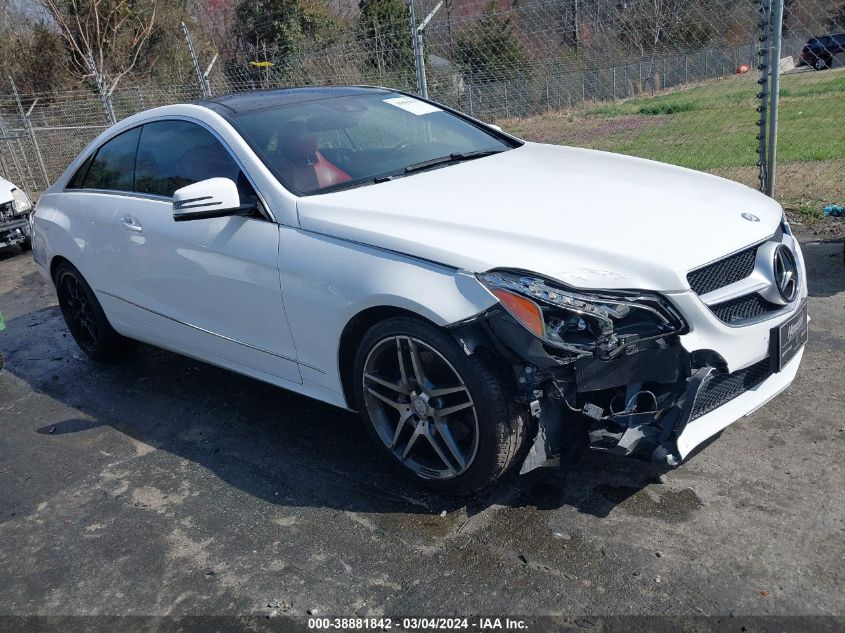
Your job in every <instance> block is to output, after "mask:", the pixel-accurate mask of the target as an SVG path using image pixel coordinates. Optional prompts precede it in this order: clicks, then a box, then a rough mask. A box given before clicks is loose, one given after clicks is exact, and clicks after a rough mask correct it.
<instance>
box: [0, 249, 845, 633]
mask: <svg viewBox="0 0 845 633" xmlns="http://www.w3.org/2000/svg"><path fill="white" fill-rule="evenodd" d="M804 252H805V257H806V260H807V265H808V269H809V276H810V294H811V298H810V313H811V316H812V319H813V321H812V323H811V332H810V342H809V347H808V350H807V353H806V354H805V356H804V361H803V366H802V368H801V371H800V373H799V375H798V378H797V380H796V382H795V383H794V384H793V385H792V387H791V388H790V389H789V390H788V391H787V392H786V393H784V394H782V395H781V396H779V397H778V398H777V399H776V400H775V401H773V402H772V403H770V404H769V405H768V406H766V407H764V408H763V409H762V410H760V411H758V412H757V413H755V414H754V415H753V416H751V417H749V418H745V419H743V420H741V421H739V422H737V423H736V424H734V425H732V426H731V427H729V428H728V429H727V430H726V431H725V432H724V433H723V434H722V436H721V437H720V438H719V439H717V440H716V441H715V442H713V443H712V444H711V445H710V446H708V447H707V448H706V449H705V450H704V451H702V452H701V453H699V454H698V455H697V456H696V457H694V458H693V459H692V460H691V461H689V462H688V463H686V464H684V465H683V466H682V467H681V468H679V469H676V470H673V471H671V472H669V473H668V474H666V475H664V476H663V477H656V476H655V473H654V472H653V471H652V470H651V469H650V468H649V467H648V466H646V465H644V464H640V463H638V462H633V461H626V460H621V459H613V458H609V457H607V456H601V455H589V456H588V457H587V459H586V460H585V461H584V463H582V464H581V465H580V466H578V467H572V468H567V469H556V470H552V471H548V472H546V473H545V476H542V477H531V478H527V479H522V480H519V481H516V482H511V483H509V484H507V485H503V486H499V487H497V488H495V489H493V490H491V491H489V492H486V493H485V494H483V495H482V496H479V497H477V498H475V499H473V500H471V501H470V502H469V503H467V502H465V501H463V502H462V501H454V500H450V499H444V498H440V497H437V496H433V495H430V494H427V493H424V492H421V491H420V490H419V489H416V488H415V487H413V486H412V485H409V484H407V483H405V482H404V481H403V480H401V479H399V478H397V476H396V475H394V474H393V473H392V472H391V471H390V470H389V469H388V468H387V467H386V466H385V464H384V463H383V462H382V461H381V459H379V458H378V456H377V454H376V452H375V450H374V448H373V447H371V446H370V443H369V440H368V438H367V436H366V433H365V431H364V429H363V427H362V425H361V424H360V422H359V420H358V418H357V417H356V416H355V415H353V414H350V413H346V412H344V411H340V410H337V409H334V408H331V407H329V406H326V405H323V404H320V403H317V402H314V401H311V400H308V399H306V398H303V397H300V396H297V395H294V394H292V393H288V392H285V391H283V390H281V389H278V388H275V387H271V386H268V385H265V384H262V383H259V382H256V381H254V380H251V379H248V378H244V377H241V376H238V375H235V374H232V373H229V372H226V371H224V370H221V369H217V368H214V367H210V366H207V365H203V364H201V363H198V362H196V361H193V360H189V359H185V358H181V357H179V356H175V355H173V354H171V353H168V352H164V351H161V350H156V349H154V348H150V347H147V346H143V345H138V346H137V347H135V348H134V349H133V351H132V352H131V353H130V354H129V355H128V357H127V358H125V359H124V360H122V361H120V362H119V363H118V364H116V365H112V366H100V365H97V364H94V363H93V362H91V361H90V360H88V359H87V358H86V357H84V356H83V355H82V353H81V352H80V351H79V350H78V349H77V348H76V347H75V345H74V343H73V341H72V339H71V338H70V335H69V334H68V333H67V330H66V328H65V325H64V323H63V321H62V318H61V315H60V313H59V311H58V308H57V307H56V304H55V300H54V296H53V291H52V289H51V288H49V287H48V286H47V285H46V284H45V282H44V281H43V280H42V278H41V277H40V276H39V275H38V274H37V272H36V268H35V265H34V264H33V262H32V260H31V257H30V256H29V254H20V253H18V252H17V251H14V250H10V251H6V252H3V253H0V310H2V312H3V315H4V316H5V319H6V325H7V329H6V331H4V332H2V333H0V352H2V353H3V354H4V355H5V357H6V365H5V368H4V369H3V371H2V372H0V616H9V615H57V614H59V615H89V616H91V615H106V614H112V615H168V614H170V615H185V614H202V615H214V614H240V615H251V616H256V617H260V618H264V617H266V616H275V615H298V616H305V615H312V616H313V615H321V616H327V617H328V616H355V615H380V614H383V615H393V616H398V615H400V614H401V615H434V616H438V615H454V614H472V613H476V614H477V613H483V614H495V615H499V616H504V615H507V614H512V615H517V616H518V615H522V616H525V615H534V616H536V615H540V614H558V615H567V616H572V617H576V616H581V617H583V616H587V615H604V616H607V615H633V614H636V615H662V614H668V615H682V616H688V615H715V616H724V617H731V616H745V615H828V616H830V615H833V616H839V617H840V618H842V617H843V616H845V591H843V586H845V467H844V466H843V464H844V463H845V460H843V459H842V454H843V453H842V451H843V450H845V415H843V410H845V396H843V376H845V330H843V324H845V320H844V319H843V314H844V313H845V267H843V259H842V257H843V255H842V253H843V245H842V243H841V242H824V241H807V242H805V244H804ZM837 622H839V623H841V622H843V620H842V619H839V620H837ZM0 628H2V627H0ZM584 628H588V629H589V628H591V627H584ZM596 630H597V629H596ZM696 630H709V629H696Z"/></svg>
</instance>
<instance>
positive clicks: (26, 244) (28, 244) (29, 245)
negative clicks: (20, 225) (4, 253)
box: [20, 237, 32, 253]
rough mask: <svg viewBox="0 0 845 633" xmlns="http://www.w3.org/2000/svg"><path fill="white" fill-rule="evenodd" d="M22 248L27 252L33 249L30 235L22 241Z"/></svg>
mask: <svg viewBox="0 0 845 633" xmlns="http://www.w3.org/2000/svg"><path fill="white" fill-rule="evenodd" d="M20 247H21V250H22V251H23V252H24V253H26V252H27V251H31V250H32V238H30V237H28V238H26V239H25V240H24V241H23V242H21V243H20Z"/></svg>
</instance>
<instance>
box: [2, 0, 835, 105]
mask: <svg viewBox="0 0 845 633" xmlns="http://www.w3.org/2000/svg"><path fill="white" fill-rule="evenodd" d="M436 1H437V0H416V2H417V5H416V6H417V12H418V14H419V15H420V16H424V15H425V14H426V13H427V12H428V11H429V10H430V9H431V8H433V6H434V5H435V4H436ZM0 4H2V7H3V13H2V24H0V72H2V75H3V78H4V79H5V77H7V76H10V77H12V79H13V80H14V82H15V84H16V85H17V88H18V90H19V91H21V92H22V93H27V94H36V93H38V94H45V95H46V94H50V93H59V92H63V91H68V90H73V89H79V88H88V89H90V88H91V87H92V86H93V82H94V80H95V79H99V81H100V82H101V87H102V89H103V90H106V91H111V90H115V89H116V88H117V87H119V86H124V85H132V84H148V83H155V82H161V83H169V84H173V83H189V82H191V81H193V80H194V75H193V68H192V66H191V63H190V57H189V56H188V52H187V47H186V45H185V41H184V38H183V34H182V32H181V30H180V24H181V23H183V22H184V23H185V24H186V25H187V26H188V29H189V30H190V32H191V33H192V34H193V38H194V43H195V46H196V48H197V50H198V52H199V53H200V56H201V57H203V58H208V57H210V56H211V55H212V54H213V53H219V54H220V56H221V59H222V62H221V67H222V68H223V69H224V72H230V71H231V69H232V68H241V70H242V71H243V72H256V73H257V72H260V70H256V69H260V68H262V67H264V68H267V67H268V65H269V64H271V63H272V65H273V66H274V67H275V69H276V71H278V70H282V71H284V70H286V69H287V68H286V67H290V69H293V68H295V67H296V66H297V65H301V60H302V58H303V56H307V55H319V52H320V51H324V50H329V49H332V50H335V51H343V50H344V47H352V46H353V45H354V46H357V49H356V50H359V51H360V55H359V56H357V57H354V59H353V56H352V55H351V54H350V55H349V56H348V59H347V60H346V62H347V63H349V64H357V65H359V66H363V68H362V69H361V70H362V71H366V73H367V74H369V75H372V74H376V75H379V76H394V77H395V76H404V77H412V76H413V55H412V50H411V46H412V44H411V39H410V35H409V22H408V10H407V6H406V0H26V1H24V2H21V0H0ZM759 4H760V3H759V0H698V1H696V2H688V1H687V0H446V1H445V5H444V8H443V9H442V10H441V12H440V13H439V14H438V16H437V18H436V20H435V21H434V22H433V23H432V25H431V26H430V27H429V34H428V36H427V47H428V53H429V54H432V55H433V54H436V55H438V56H439V57H442V58H445V59H446V60H447V61H448V62H449V63H450V64H452V65H453V66H454V68H455V69H456V70H455V72H461V73H464V74H467V75H471V76H475V77H477V78H489V79H502V78H510V77H513V76H516V75H519V74H520V73H525V72H527V70H526V69H530V68H531V67H532V62H534V61H536V59H538V58H543V59H544V60H546V61H550V60H551V61H558V60H559V62H560V63H585V64H587V63H596V62H597V61H601V59H602V58H608V57H611V56H614V55H623V54H629V55H630V54H636V55H638V56H640V57H641V58H646V59H651V60H652V62H653V60H654V58H655V57H656V56H657V55H658V54H660V53H661V51H663V50H667V49H669V48H675V49H676V50H681V49H687V48H695V47H697V46H706V45H709V44H710V43H711V42H712V41H714V40H717V39H718V40H719V41H724V42H726V43H727V44H731V43H733V44H739V43H748V40H749V37H752V36H753V35H754V34H755V33H756V31H755V29H756V28H757V27H756V22H757V21H758V20H759V14H758V12H757V9H758V7H759ZM784 27H785V29H786V30H787V34H788V33H789V32H790V30H793V31H796V32H797V31H800V30H802V29H803V30H804V31H810V30H812V29H816V30H817V31H818V32H824V31H833V30H839V29H843V30H845V2H842V1H841V0H786V20H785V24H784ZM350 50H351V48H350ZM250 62H253V64H252V65H250ZM0 92H2V89H0Z"/></svg>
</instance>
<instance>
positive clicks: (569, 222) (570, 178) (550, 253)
mask: <svg viewBox="0 0 845 633" xmlns="http://www.w3.org/2000/svg"><path fill="white" fill-rule="evenodd" d="M298 211H299V219H300V224H301V226H302V228H303V229H305V230H309V231H314V232H318V233H322V234H325V235H329V236H332V237H337V238H341V239H348V240H352V241H356V242H360V243H363V244H368V245H372V246H377V247H381V248H385V249H389V250H392V251H397V252H400V253H405V254H408V255H412V256H415V257H419V258H423V259H427V260H431V261H434V262H439V263H442V264H446V265H448V266H453V267H455V268H462V269H467V270H470V271H473V272H483V271H487V270H491V269H494V268H510V269H518V270H525V271H530V272H534V273H538V274H540V275H544V276H546V277H550V278H553V279H557V280H559V281H562V282H563V283H565V284H568V285H570V286H574V287H580V288H604V289H623V288H631V289H642V290H658V291H663V292H671V291H680V290H685V289H687V288H689V284H688V283H687V280H686V274H687V272H688V271H690V270H692V269H694V268H697V267H699V266H701V265H703V264H707V263H709V262H711V261H713V260H716V259H719V258H721V257H723V256H725V255H727V254H729V253H732V252H734V251H737V250H740V249H741V248H743V247H745V246H748V245H750V244H753V243H754V242H757V241H760V240H763V239H765V238H767V237H769V236H771V235H772V234H773V233H774V232H775V230H776V229H777V226H778V224H779V223H780V220H781V217H782V209H781V207H780V205H779V204H777V203H776V202H774V201H773V200H771V199H769V198H767V197H765V196H764V195H762V194H761V193H759V192H757V191H754V190H753V189H750V188H749V187H746V186H744V185H740V184H738V183H735V182H732V181H729V180H725V179H722V178H718V177H716V176H712V175H709V174H705V173H702V172H697V171H692V170H689V169H684V168H681V167H674V166H671V165H666V164H663V163H657V162H654V161H649V160H644V159H640V158H633V157H629V156H622V155H618V154H610V153H607V152H598V151H594V150H585V149H576V148H569V147H560V146H553V145H540V144H535V143H526V144H525V145H523V146H522V147H519V148H516V149H514V150H511V151H507V152H504V153H501V154H496V155H493V156H489V157H486V158H479V159H476V160H473V161H468V162H464V163H459V164H454V165H450V166H446V167H442V168H439V169H434V170H431V171H427V172H422V173H419V174H415V175H410V176H407V177H404V178H398V179H396V180H393V181H389V182H385V183H381V184H375V185H370V186H363V187H359V188H357V189H350V190H348V191H340V192H336V193H329V194H323V195H316V196H310V197H304V198H300V199H299V202H298ZM743 213H751V214H753V215H754V216H756V217H757V218H758V220H759V221H749V220H747V219H745V218H743V217H742V214H743Z"/></svg>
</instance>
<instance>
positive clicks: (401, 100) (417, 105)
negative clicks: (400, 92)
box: [384, 97, 442, 116]
mask: <svg viewBox="0 0 845 633" xmlns="http://www.w3.org/2000/svg"><path fill="white" fill-rule="evenodd" d="M384 102H385V103H389V104H390V105H394V106H396V107H397V108H402V109H403V110H406V111H407V112H410V113H411V114H416V115H417V116H420V115H422V114H430V113H432V112H442V110H441V109H440V108H438V107H437V106H433V105H431V104H430V103H426V102H425V101H420V100H419V99H414V98H413V97H393V98H391V99H385V100H384Z"/></svg>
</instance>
